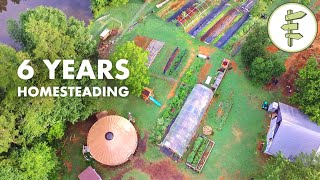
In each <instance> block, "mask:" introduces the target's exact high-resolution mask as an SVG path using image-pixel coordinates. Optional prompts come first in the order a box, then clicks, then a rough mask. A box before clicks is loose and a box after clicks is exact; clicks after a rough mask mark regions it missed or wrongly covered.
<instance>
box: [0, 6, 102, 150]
mask: <svg viewBox="0 0 320 180" xmlns="http://www.w3.org/2000/svg"><path fill="white" fill-rule="evenodd" d="M10 25H11V26H10ZM10 27H15V28H10ZM9 33H10V34H11V36H12V37H13V38H14V39H15V40H16V41H17V42H19V43H20V44H21V46H22V48H23V51H24V52H23V53H22V52H18V53H17V52H16V51H15V50H14V49H12V48H10V47H8V46H5V45H0V64H1V66H0V92H1V93H0V106H1V107H3V110H2V109H0V123H1V125H2V127H5V128H4V129H3V130H2V131H1V132H0V134H1V135H2V136H3V137H7V138H5V139H1V140H0V144H1V146H0V152H7V151H8V149H9V148H10V146H11V144H17V145H30V144H33V143H35V142H37V141H38V140H39V139H42V140H43V138H48V140H49V141H50V142H52V141H54V140H55V139H60V138H61V137H62V136H63V132H64V128H65V123H66V122H67V121H69V122H72V123H74V122H77V121H78V120H79V119H86V118H87V117H88V116H89V115H90V114H91V113H92V112H95V111H96V110H97V109H96V103H97V102H96V99H95V98H81V97H73V98H69V97H67V98H56V97H36V98H30V97H25V98H19V97H17V89H18V87H19V86H20V87H25V86H26V87H30V86H36V87H42V86H43V87H48V86H80V87H83V86H89V87H90V86H100V85H102V81H98V80H90V79H89V78H83V79H81V80H68V81H66V80H63V79H62V78H61V77H62V66H58V68H57V70H56V79H55V80H50V79H49V78H48V70H47V68H46V66H45V64H44V63H43V62H42V60H43V59H50V60H52V61H53V60H56V59H75V60H76V61H75V71H77V70H78V69H79V66H80V63H81V61H80V60H82V58H85V59H89V58H91V57H92V56H95V54H96V50H95V41H94V40H91V36H90V34H89V31H88V29H87V28H86V27H85V26H84V23H83V22H81V21H78V20H76V19H75V18H73V17H71V18H69V19H67V18H66V16H65V15H64V14H63V13H62V11H60V10H57V9H54V8H50V7H38V8H35V9H32V10H28V11H26V12H24V13H22V14H21V15H20V18H19V21H10V22H9ZM24 59H31V66H32V67H33V69H34V70H35V75H34V76H33V78H32V79H30V80H27V81H25V80H21V79H20V78H19V77H18V76H17V74H16V71H17V69H18V67H19V66H20V64H21V62H22V61H23V60H24ZM77 59H79V60H77ZM92 65H93V66H94V68H96V67H95V64H94V63H92ZM17 134H19V136H17Z"/></svg>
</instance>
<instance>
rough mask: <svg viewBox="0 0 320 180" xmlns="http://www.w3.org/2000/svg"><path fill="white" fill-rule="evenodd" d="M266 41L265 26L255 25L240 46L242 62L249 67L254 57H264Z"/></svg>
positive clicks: (267, 40)
mask: <svg viewBox="0 0 320 180" xmlns="http://www.w3.org/2000/svg"><path fill="white" fill-rule="evenodd" d="M268 42H269V38H268V33H267V27H266V26H259V25H257V27H256V28H255V29H254V30H253V32H252V33H250V34H249V35H248V37H247V38H246V42H245V43H244V44H243V46H242V48H241V59H242V61H243V63H244V64H245V65H246V66H249V67H250V66H251V63H252V62H253V60H254V59H255V58H257V57H261V58H265V57H266V56H267V51H266V49H265V47H266V45H267V44H268Z"/></svg>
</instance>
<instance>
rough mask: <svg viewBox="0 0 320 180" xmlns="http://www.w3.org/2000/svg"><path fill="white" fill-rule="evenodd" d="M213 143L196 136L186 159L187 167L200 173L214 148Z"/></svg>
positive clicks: (203, 137) (205, 138)
mask: <svg viewBox="0 0 320 180" xmlns="http://www.w3.org/2000/svg"><path fill="white" fill-rule="evenodd" d="M214 144H215V143H214V142H213V141H212V140H210V139H208V138H207V137H205V136H198V137H197V139H196V140H195V142H194V145H193V147H192V150H191V152H190V153H189V155H188V157H187V162H186V165H187V167H189V168H191V169H193V170H194V171H196V172H198V173H200V172H201V171H202V169H203V167H204V165H205V163H206V162H207V159H208V157H209V155H210V153H211V151H212V149H213V147H214Z"/></svg>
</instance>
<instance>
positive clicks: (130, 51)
mask: <svg viewBox="0 0 320 180" xmlns="http://www.w3.org/2000/svg"><path fill="white" fill-rule="evenodd" d="M111 59H112V61H113V63H114V64H115V63H116V62H117V61H118V60H119V59H127V60H128V61H129V63H128V65H127V68H128V69H129V71H130V76H129V78H128V79H126V80H124V81H120V84H121V85H125V86H127V87H128V88H129V89H130V92H131V93H132V94H133V95H136V96H140V95H141V92H142V90H143V87H144V86H145V85H148V84H149V80H150V77H149V74H148V68H147V67H146V63H147V62H148V53H147V52H146V51H144V50H143V49H142V48H140V47H138V46H136V45H135V44H134V42H127V43H125V44H123V45H122V46H120V47H118V48H117V50H116V52H115V53H114V54H113V55H112V58H111ZM113 73H114V76H115V75H116V74H117V73H119V74H121V73H122V72H119V71H118V70H117V69H115V71H114V72H113Z"/></svg>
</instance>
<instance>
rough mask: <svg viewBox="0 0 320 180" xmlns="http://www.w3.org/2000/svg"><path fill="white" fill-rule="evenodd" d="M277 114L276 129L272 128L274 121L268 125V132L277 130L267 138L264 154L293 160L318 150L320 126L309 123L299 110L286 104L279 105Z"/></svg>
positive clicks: (319, 145)
mask: <svg viewBox="0 0 320 180" xmlns="http://www.w3.org/2000/svg"><path fill="white" fill-rule="evenodd" d="M279 112H280V114H281V115H280V116H278V117H277V118H278V119H277V122H279V123H278V125H277V126H278V128H274V126H275V125H274V123H273V122H274V121H272V123H271V124H270V129H269V131H272V130H274V129H277V130H276V132H274V137H273V138H272V139H270V137H268V139H267V142H268V144H267V149H266V150H265V153H267V154H270V155H276V154H277V153H279V152H281V153H282V154H283V155H284V156H285V157H286V158H288V159H290V160H294V158H295V156H297V155H299V154H300V153H307V154H310V153H312V151H317V150H318V149H319V147H320V126H318V125H317V124H316V123H313V122H311V121H310V120H309V118H308V116H306V115H305V114H303V113H302V112H301V111H300V110H299V109H297V108H294V107H291V106H288V105H286V104H283V103H279ZM268 134H269V135H270V134H272V132H269V133H268Z"/></svg>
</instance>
